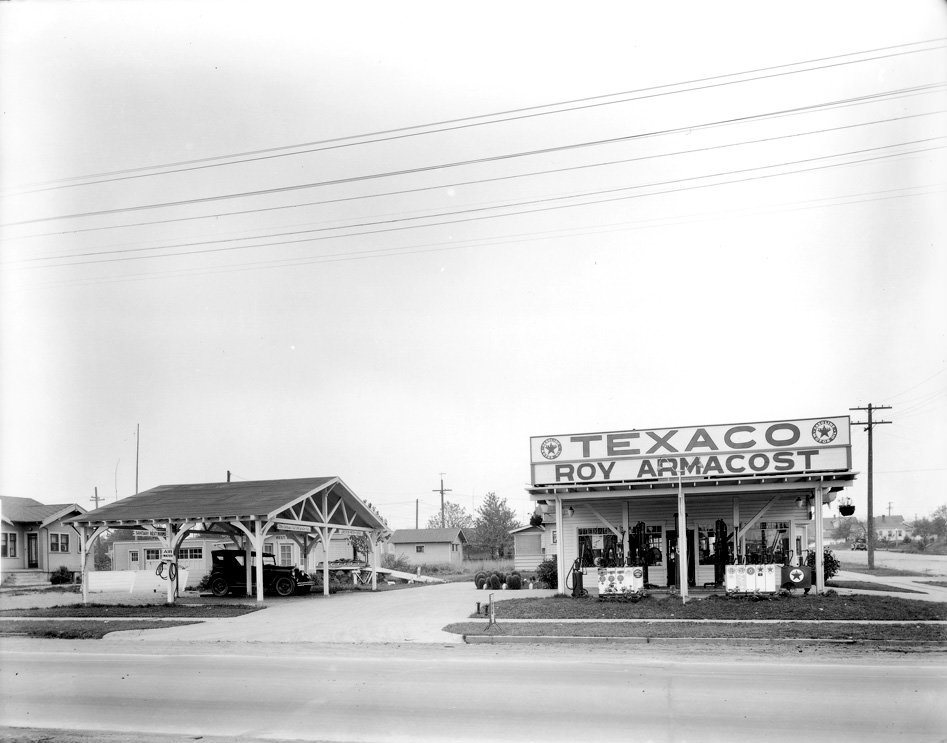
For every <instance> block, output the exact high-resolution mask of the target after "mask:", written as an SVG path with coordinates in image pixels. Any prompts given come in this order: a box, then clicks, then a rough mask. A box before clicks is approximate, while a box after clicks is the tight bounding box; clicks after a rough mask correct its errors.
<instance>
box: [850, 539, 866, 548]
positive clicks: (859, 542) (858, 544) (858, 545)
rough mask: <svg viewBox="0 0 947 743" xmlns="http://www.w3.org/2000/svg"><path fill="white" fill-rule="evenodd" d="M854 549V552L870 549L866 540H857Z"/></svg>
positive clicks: (853, 544) (853, 545)
mask: <svg viewBox="0 0 947 743" xmlns="http://www.w3.org/2000/svg"><path fill="white" fill-rule="evenodd" d="M852 549H853V550H867V549H868V544H867V543H866V542H865V540H864V539H856V540H855V541H854V542H853V543H852Z"/></svg>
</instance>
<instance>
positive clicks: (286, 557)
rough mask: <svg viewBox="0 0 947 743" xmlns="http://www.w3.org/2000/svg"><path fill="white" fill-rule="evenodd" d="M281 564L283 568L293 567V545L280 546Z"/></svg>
mask: <svg viewBox="0 0 947 743" xmlns="http://www.w3.org/2000/svg"><path fill="white" fill-rule="evenodd" d="M279 564H280V565H282V566H283V567H292V566H293V545H291V544H281V545H280V546H279Z"/></svg>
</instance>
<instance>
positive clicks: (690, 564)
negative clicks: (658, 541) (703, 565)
mask: <svg viewBox="0 0 947 743" xmlns="http://www.w3.org/2000/svg"><path fill="white" fill-rule="evenodd" d="M665 537H666V541H665V545H666V547H667V549H665V554H666V555H667V562H668V567H667V584H668V587H670V586H676V587H677V588H680V587H681V577H680V576H681V574H680V571H679V570H678V567H677V561H678V555H679V553H678V543H677V530H676V529H672V530H669V531H667V532H666V533H665ZM695 552H696V549H695V544H694V530H693V529H688V530H687V585H689V586H694V585H696V584H697V567H696V565H697V563H696V561H695V560H694V553H695Z"/></svg>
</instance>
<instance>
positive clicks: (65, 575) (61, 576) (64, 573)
mask: <svg viewBox="0 0 947 743" xmlns="http://www.w3.org/2000/svg"><path fill="white" fill-rule="evenodd" d="M49 582H50V583H52V584H53V585H54V586H58V585H60V584H62V583H72V571H71V570H70V569H69V568H67V567H66V566H65V565H60V566H59V569H58V570H57V571H56V572H55V573H51V574H50V576H49Z"/></svg>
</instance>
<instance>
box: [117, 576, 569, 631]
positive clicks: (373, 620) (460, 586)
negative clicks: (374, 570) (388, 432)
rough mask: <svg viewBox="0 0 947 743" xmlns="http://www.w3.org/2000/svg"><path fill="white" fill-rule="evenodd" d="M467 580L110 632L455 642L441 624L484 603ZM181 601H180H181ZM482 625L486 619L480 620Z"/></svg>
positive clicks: (271, 602)
mask: <svg viewBox="0 0 947 743" xmlns="http://www.w3.org/2000/svg"><path fill="white" fill-rule="evenodd" d="M554 594H555V591H553V590H532V591H496V592H494V597H495V599H496V600H497V601H498V602H499V601H501V600H503V601H506V600H512V599H516V598H517V597H519V598H526V597H531V598H535V597H540V596H552V595H554ZM489 596H490V592H489V591H478V590H477V589H476V588H474V585H473V583H472V582H466V581H465V582H463V583H442V584H438V585H430V586H416V587H412V588H404V589H400V590H395V591H379V592H377V593H371V592H369V591H359V592H351V593H349V592H346V593H337V594H333V595H331V596H329V597H328V598H326V597H324V596H322V595H310V596H299V597H294V598H289V599H276V598H273V599H268V600H267V601H266V607H267V608H266V609H265V610H263V611H258V612H253V613H252V614H245V615H244V616H241V617H233V618H230V619H214V620H210V621H206V622H203V623H202V624H192V625H188V626H185V627H168V628H167V629H152V630H144V631H131V632H115V633H112V634H110V635H109V636H108V639H109V640H120V641H128V642H169V641H171V642H215V641H221V642H229V641H234V640H240V641H243V642H287V643H293V642H296V643H304V642H320V643H323V642H337V643H369V642H374V643H404V642H415V643H445V644H452V643H461V642H463V640H462V639H461V636H460V635H455V634H451V633H449V632H444V631H443V629H442V628H443V627H444V626H445V625H447V624H451V623H453V622H462V621H465V620H466V619H467V618H468V617H469V616H470V615H471V614H472V613H474V612H475V611H476V610H477V602H478V601H480V602H486V601H488V600H489ZM183 601H185V602H186V599H183ZM483 623H484V626H486V624H487V619H486V618H484V620H483Z"/></svg>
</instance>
